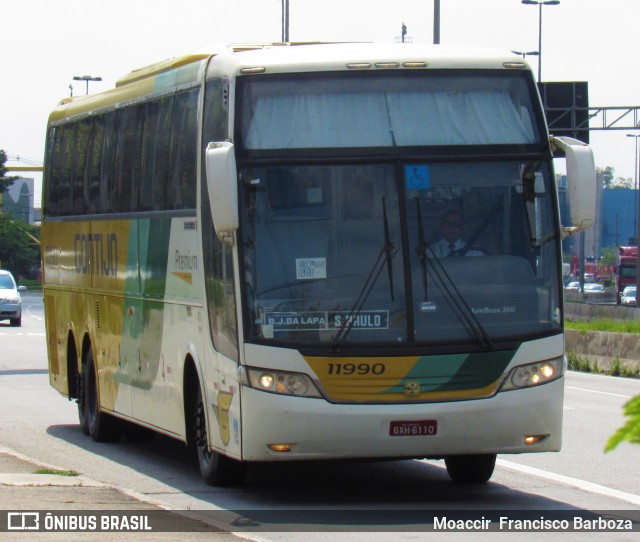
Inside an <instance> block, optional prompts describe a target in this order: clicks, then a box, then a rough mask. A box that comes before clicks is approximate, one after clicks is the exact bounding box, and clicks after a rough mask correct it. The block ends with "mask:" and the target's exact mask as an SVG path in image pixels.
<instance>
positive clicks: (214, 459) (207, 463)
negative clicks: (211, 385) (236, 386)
mask: <svg viewBox="0 0 640 542" xmlns="http://www.w3.org/2000/svg"><path fill="white" fill-rule="evenodd" d="M204 409H205V406H204V401H203V400H202V390H201V389H200V385H198V386H197V390H196V401H195V408H194V416H193V421H194V425H195V427H194V430H195V432H194V437H195V439H194V441H195V442H194V444H195V448H196V453H197V457H198V466H199V467H200V474H201V475H202V478H203V479H204V481H205V482H206V483H207V484H209V485H211V486H231V485H238V484H241V483H242V480H243V479H244V463H242V462H241V461H236V460H235V459H231V458H230V457H227V456H226V455H223V454H221V453H218V452H215V451H213V450H210V449H209V439H208V438H207V419H206V416H205V412H204Z"/></svg>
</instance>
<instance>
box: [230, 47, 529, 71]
mask: <svg viewBox="0 0 640 542" xmlns="http://www.w3.org/2000/svg"><path fill="white" fill-rule="evenodd" d="M218 56H220V57H221V58H220V61H223V59H224V62H225V64H226V65H227V66H228V68H229V69H234V68H235V70H237V71H236V73H238V74H242V73H251V70H255V71H258V70H259V69H264V72H265V73H266V72H286V71H293V72H296V71H308V70H311V71H324V70H347V69H393V68H453V69H464V68H468V69H505V68H527V67H528V65H527V64H526V62H524V61H523V60H522V58H520V57H518V56H515V55H514V54H513V53H512V52H506V53H505V52H504V51H496V50H488V49H477V48H476V49H474V48H462V47H449V46H441V45H427V44H407V43H305V44H271V45H260V46H254V47H251V46H244V49H237V48H235V46H231V47H229V49H228V50H227V51H226V52H224V53H218Z"/></svg>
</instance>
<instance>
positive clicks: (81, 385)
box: [77, 363, 89, 436]
mask: <svg viewBox="0 0 640 542" xmlns="http://www.w3.org/2000/svg"><path fill="white" fill-rule="evenodd" d="M86 372H87V364H86V363H85V364H84V365H83V366H82V372H81V373H80V375H79V376H78V399H77V403H78V421H79V422H80V430H81V431H82V433H83V434H85V435H87V436H89V420H88V419H87V399H86V393H85V382H86V379H87V376H86V374H85V373H86Z"/></svg>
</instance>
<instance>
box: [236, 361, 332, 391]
mask: <svg viewBox="0 0 640 542" xmlns="http://www.w3.org/2000/svg"><path fill="white" fill-rule="evenodd" d="M242 369H243V371H242V372H243V373H244V375H241V381H242V382H243V383H244V384H248V385H249V386H251V387H252V388H254V389H256V390H261V391H268V392H271V393H277V394H280V395H295V396H298V397H322V395H321V394H320V392H319V391H318V388H317V387H316V385H315V384H314V383H313V381H312V380H311V378H309V377H308V376H307V375H305V374H302V373H289V372H283V371H273V370H271V369H259V368H256V367H242Z"/></svg>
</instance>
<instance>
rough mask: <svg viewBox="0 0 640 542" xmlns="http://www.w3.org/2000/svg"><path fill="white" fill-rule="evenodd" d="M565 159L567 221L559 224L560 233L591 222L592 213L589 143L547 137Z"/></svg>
mask: <svg viewBox="0 0 640 542" xmlns="http://www.w3.org/2000/svg"><path fill="white" fill-rule="evenodd" d="M551 144H552V146H553V147H555V148H557V149H560V150H561V151H562V152H563V153H564V155H565V157H566V163H567V196H568V199H569V212H570V213H571V225H569V226H563V237H569V236H571V235H575V234H576V233H579V232H581V231H583V230H586V229H587V228H590V227H591V226H593V223H594V221H595V214H596V168H595V162H594V159H593V152H592V151H591V147H589V145H587V144H585V143H583V142H582V141H578V140H577V139H573V138H570V137H551Z"/></svg>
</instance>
